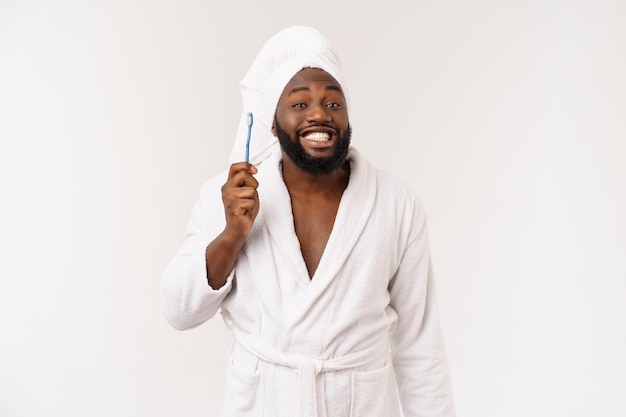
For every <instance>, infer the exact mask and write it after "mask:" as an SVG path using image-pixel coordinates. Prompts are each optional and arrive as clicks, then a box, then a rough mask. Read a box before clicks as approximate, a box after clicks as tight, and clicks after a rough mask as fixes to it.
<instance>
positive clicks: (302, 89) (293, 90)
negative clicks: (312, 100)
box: [287, 84, 343, 96]
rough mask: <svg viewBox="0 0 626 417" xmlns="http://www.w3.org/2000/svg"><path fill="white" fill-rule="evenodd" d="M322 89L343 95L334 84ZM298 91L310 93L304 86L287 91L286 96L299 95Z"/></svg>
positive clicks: (339, 88)
mask: <svg viewBox="0 0 626 417" xmlns="http://www.w3.org/2000/svg"><path fill="white" fill-rule="evenodd" d="M324 89H325V90H327V91H337V92H339V93H342V94H343V90H342V89H341V87H339V86H338V85H335V84H331V85H327V86H326V87H325V88H324ZM300 91H311V89H310V88H309V87H305V86H302V87H294V88H292V89H291V90H290V91H289V93H288V94H287V95H288V96H289V95H291V94H295V93H299V92H300Z"/></svg>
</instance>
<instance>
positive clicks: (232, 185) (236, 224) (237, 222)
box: [222, 162, 259, 240]
mask: <svg viewBox="0 0 626 417" xmlns="http://www.w3.org/2000/svg"><path fill="white" fill-rule="evenodd" d="M256 173H257V169H256V167H255V166H254V165H252V164H249V163H246V162H238V163H235V164H232V165H231V166H230V171H229V172H228V180H227V181H226V184H224V185H223V186H222V201H223V202H224V211H225V214H226V229H225V230H224V233H226V234H228V235H230V236H231V237H232V238H235V239H243V240H245V238H246V236H248V233H250V230H251V229H252V224H253V223H254V219H255V218H256V216H257V214H258V213H259V195H258V193H257V188H258V186H259V183H258V182H257V180H256V179H255V178H254V177H253V176H252V175H253V174H256Z"/></svg>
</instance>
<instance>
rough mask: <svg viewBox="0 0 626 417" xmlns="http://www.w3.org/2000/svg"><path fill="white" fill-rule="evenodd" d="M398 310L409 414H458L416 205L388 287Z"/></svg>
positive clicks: (397, 361)
mask: <svg viewBox="0 0 626 417" xmlns="http://www.w3.org/2000/svg"><path fill="white" fill-rule="evenodd" d="M389 291H390V296H391V303H390V305H391V306H392V307H393V309H394V310H395V311H396V312H397V314H398V321H397V323H396V326H395V328H394V329H393V331H392V332H391V344H392V351H393V365H394V370H395V373H396V378H397V382H398V391H399V395H400V400H401V402H402V409H403V412H404V415H405V416H406V417H454V415H455V411H454V401H453V398H452V390H451V384H450V376H449V373H448V363H447V355H446V350H445V345H444V340H443V335H442V332H441V328H440V324H439V314H438V309H437V299H436V294H435V288H434V279H433V275H432V266H431V263H430V249H429V245H428V236H427V231H426V219H425V214H424V212H423V210H422V209H421V207H419V205H416V207H415V210H414V215H413V220H412V222H411V234H410V238H409V241H408V242H407V245H406V247H405V250H404V254H403V257H402V260H401V263H400V267H399V269H398V271H397V272H396V274H395V276H394V278H393V280H392V284H391V286H390V289H389Z"/></svg>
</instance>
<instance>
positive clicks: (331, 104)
mask: <svg viewBox="0 0 626 417" xmlns="http://www.w3.org/2000/svg"><path fill="white" fill-rule="evenodd" d="M340 106H341V104H339V103H328V104H327V105H326V107H340Z"/></svg>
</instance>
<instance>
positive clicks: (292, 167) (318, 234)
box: [206, 68, 350, 289]
mask: <svg viewBox="0 0 626 417" xmlns="http://www.w3.org/2000/svg"><path fill="white" fill-rule="evenodd" d="M276 121H277V122H278V124H279V125H280V127H281V128H282V129H283V130H284V131H285V132H286V133H288V134H289V136H290V137H291V140H297V141H300V143H301V144H302V147H303V148H304V150H305V152H306V153H307V154H309V155H311V156H313V157H316V158H327V157H330V156H331V155H332V154H333V152H334V150H335V148H336V146H337V141H338V140H339V138H340V136H341V134H342V133H344V132H345V131H346V130H347V129H348V126H349V123H348V113H347V108H346V105H345V98H344V96H343V92H342V91H341V87H340V86H339V84H338V83H337V81H336V80H335V79H334V78H333V77H331V76H330V75H329V74H328V73H326V72H324V71H322V70H319V69H312V68H305V69H303V70H301V71H300V72H298V73H297V74H296V75H295V76H294V77H293V78H292V79H291V81H290V82H289V83H288V84H287V86H286V87H285V89H284V91H283V93H282V95H281V97H280V99H279V102H278V106H277V108H276ZM272 133H274V135H276V129H275V126H274V127H272ZM282 170H283V179H284V181H285V185H286V187H287V190H288V191H289V195H290V197H291V207H292V214H293V218H294V227H295V232H296V235H297V237H298V240H299V241H300V248H301V250H302V257H303V259H304V262H305V264H306V267H307V270H308V272H309V277H311V278H312V277H313V275H314V274H315V271H316V270H317V267H318V265H319V262H320V259H321V258H322V254H323V253H324V249H325V247H326V243H327V242H328V238H329V236H330V233H331V231H332V229H333V225H334V222H335V216H336V214H337V210H338V208H339V202H340V201H341V197H342V195H343V192H344V190H345V189H346V187H347V185H348V180H349V176H350V170H349V164H348V163H347V162H345V163H344V164H343V165H342V166H341V167H339V168H338V169H336V170H334V171H333V172H331V173H328V174H311V173H307V172H305V171H303V170H302V169H300V168H299V167H298V166H297V165H296V164H295V163H294V162H293V161H292V160H291V159H290V158H289V157H288V156H287V155H286V154H285V153H284V152H283V159H282ZM256 172H257V170H256V168H255V167H254V166H253V165H251V164H248V163H245V162H240V163H236V164H233V165H231V168H230V172H229V175H228V180H227V182H226V184H224V186H223V187H222V200H223V203H224V210H225V215H226V227H225V228H224V231H223V232H222V233H221V234H220V235H219V236H218V237H217V238H216V239H215V240H214V241H213V242H211V243H210V244H209V246H208V247H207V250H206V264H207V275H208V281H209V285H210V286H211V287H212V288H214V289H218V288H220V287H222V286H223V285H224V284H225V283H226V278H227V277H228V274H229V273H230V271H231V270H232V268H233V267H234V265H235V262H236V260H237V256H238V254H239V251H240V250H241V248H242V246H243V244H244V242H245V240H246V237H247V236H248V234H249V233H250V230H251V229H252V224H253V223H254V220H255V218H256V215H257V214H258V212H259V197H258V194H257V187H258V185H259V184H258V182H257V181H256V179H255V178H254V177H253V175H254V174H256ZM244 184H245V185H246V187H242V186H243V185H244Z"/></svg>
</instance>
